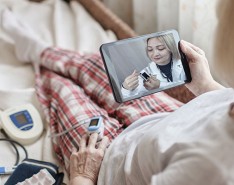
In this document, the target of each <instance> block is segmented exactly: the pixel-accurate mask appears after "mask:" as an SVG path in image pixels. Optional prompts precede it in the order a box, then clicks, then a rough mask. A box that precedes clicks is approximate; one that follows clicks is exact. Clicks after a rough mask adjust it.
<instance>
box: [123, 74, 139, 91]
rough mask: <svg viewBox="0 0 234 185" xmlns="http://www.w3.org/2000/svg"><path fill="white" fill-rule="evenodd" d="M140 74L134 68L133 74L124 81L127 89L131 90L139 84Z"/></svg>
mask: <svg viewBox="0 0 234 185" xmlns="http://www.w3.org/2000/svg"><path fill="white" fill-rule="evenodd" d="M138 76H139V73H138V72H136V70H134V71H133V73H132V74H131V75H129V76H128V77H127V78H125V80H124V82H123V87H124V89H127V90H129V91H133V90H135V89H136V88H137V87H138V85H139V80H138Z"/></svg>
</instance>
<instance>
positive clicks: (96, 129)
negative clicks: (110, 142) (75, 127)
mask: <svg viewBox="0 0 234 185" xmlns="http://www.w3.org/2000/svg"><path fill="white" fill-rule="evenodd" d="M88 132H89V134H92V133H98V141H99V140H101V139H102V138H103V132H104V124H103V118H102V117H101V116H97V117H93V118H91V119H90V122H89V125H88Z"/></svg>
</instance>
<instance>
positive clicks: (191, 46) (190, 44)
mask: <svg viewBox="0 0 234 185" xmlns="http://www.w3.org/2000/svg"><path fill="white" fill-rule="evenodd" d="M182 42H184V43H185V44H187V45H188V46H189V47H190V48H192V49H193V50H194V51H196V52H197V53H199V54H205V52H204V51H203V50H202V49H200V48H199V47H197V46H195V45H193V44H192V43H190V42H187V41H184V40H182Z"/></svg>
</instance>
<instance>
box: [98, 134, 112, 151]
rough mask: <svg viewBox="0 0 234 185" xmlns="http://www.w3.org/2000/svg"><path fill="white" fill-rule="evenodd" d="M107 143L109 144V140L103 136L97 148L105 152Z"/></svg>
mask: <svg viewBox="0 0 234 185" xmlns="http://www.w3.org/2000/svg"><path fill="white" fill-rule="evenodd" d="M109 142H110V141H109V138H108V137H106V136H104V137H103V138H102V141H101V143H100V144H99V146H98V148H99V149H101V150H103V151H105V150H106V148H107V146H108V145H109Z"/></svg>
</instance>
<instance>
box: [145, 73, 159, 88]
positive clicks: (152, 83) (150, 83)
mask: <svg viewBox="0 0 234 185" xmlns="http://www.w3.org/2000/svg"><path fill="white" fill-rule="evenodd" d="M159 86H160V81H159V80H158V79H157V78H156V76H154V75H153V76H150V77H149V78H148V80H147V81H144V87H145V88H146V89H147V90H153V89H156V88H159Z"/></svg>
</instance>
